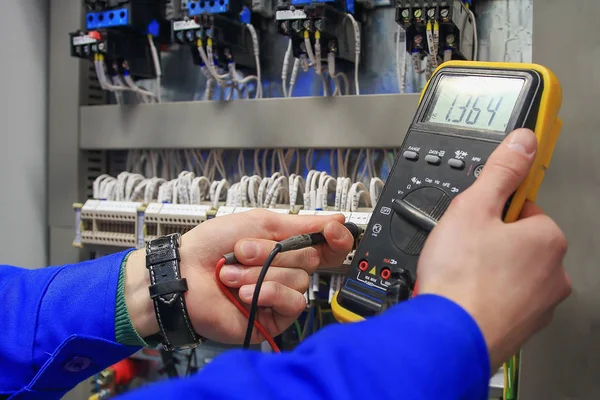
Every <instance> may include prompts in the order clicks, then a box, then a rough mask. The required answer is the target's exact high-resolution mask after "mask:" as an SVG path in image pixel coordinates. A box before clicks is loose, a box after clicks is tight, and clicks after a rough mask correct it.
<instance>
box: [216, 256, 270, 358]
mask: <svg viewBox="0 0 600 400" xmlns="http://www.w3.org/2000/svg"><path fill="white" fill-rule="evenodd" d="M225 262H226V260H225V258H221V259H220V260H219V262H218V263H217V267H216V268H215V279H216V280H217V285H218V286H219V288H220V289H221V291H222V292H223V294H224V295H225V296H227V298H228V299H229V300H230V301H231V302H232V303H233V305H234V306H236V307H237V309H238V310H240V312H241V313H242V314H244V316H245V317H246V318H249V317H250V312H249V311H248V310H247V309H246V307H244V306H243V305H242V303H240V301H239V300H238V299H237V298H236V297H235V296H234V295H233V293H231V291H230V290H229V288H228V287H227V286H225V284H224V283H223V282H221V276H220V274H221V269H222V268H223V266H224V265H225ZM254 327H255V328H256V329H258V331H259V332H260V333H261V334H262V335H263V336H264V338H265V339H266V340H267V342H269V344H270V345H271V348H272V349H273V351H274V352H276V353H281V350H279V347H278V346H277V344H276V343H275V340H273V337H272V336H271V335H269V332H267V330H266V329H265V327H264V326H263V325H262V324H261V323H260V322H259V321H258V320H257V319H255V320H254Z"/></svg>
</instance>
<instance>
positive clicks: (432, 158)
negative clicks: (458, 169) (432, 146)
mask: <svg viewBox="0 0 600 400" xmlns="http://www.w3.org/2000/svg"><path fill="white" fill-rule="evenodd" d="M425 161H427V163H428V164H431V165H440V164H441V163H442V159H441V158H440V157H438V156H434V155H433V154H428V155H426V156H425Z"/></svg>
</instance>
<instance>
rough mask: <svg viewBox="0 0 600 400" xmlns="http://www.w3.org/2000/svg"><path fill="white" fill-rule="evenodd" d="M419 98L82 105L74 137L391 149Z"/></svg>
mask: <svg viewBox="0 0 600 400" xmlns="http://www.w3.org/2000/svg"><path fill="white" fill-rule="evenodd" d="M418 102H419V95H418V94H406V95H371V96H342V97H305V98H291V99H262V100H252V101H233V102H229V103H225V102H178V103H164V104H143V105H135V106H125V107H121V106H93V107H81V114H80V136H79V139H80V146H81V148H82V149H132V148H165V147H167V148H186V147H188V148H274V147H275V148H282V147H284V148H285V147H290V148H307V147H310V148H337V147H340V146H341V147H353V148H365V147H371V148H383V147H387V148H392V147H400V145H401V144H402V141H403V140H404V136H405V135H406V131H407V130H408V126H409V125H410V123H411V121H412V119H413V117H414V114H415V111H416V109H417V104H418ZM340 112H342V113H343V115H344V118H341V117H340Z"/></svg>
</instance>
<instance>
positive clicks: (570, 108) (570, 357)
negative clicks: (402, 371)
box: [48, 0, 600, 400]
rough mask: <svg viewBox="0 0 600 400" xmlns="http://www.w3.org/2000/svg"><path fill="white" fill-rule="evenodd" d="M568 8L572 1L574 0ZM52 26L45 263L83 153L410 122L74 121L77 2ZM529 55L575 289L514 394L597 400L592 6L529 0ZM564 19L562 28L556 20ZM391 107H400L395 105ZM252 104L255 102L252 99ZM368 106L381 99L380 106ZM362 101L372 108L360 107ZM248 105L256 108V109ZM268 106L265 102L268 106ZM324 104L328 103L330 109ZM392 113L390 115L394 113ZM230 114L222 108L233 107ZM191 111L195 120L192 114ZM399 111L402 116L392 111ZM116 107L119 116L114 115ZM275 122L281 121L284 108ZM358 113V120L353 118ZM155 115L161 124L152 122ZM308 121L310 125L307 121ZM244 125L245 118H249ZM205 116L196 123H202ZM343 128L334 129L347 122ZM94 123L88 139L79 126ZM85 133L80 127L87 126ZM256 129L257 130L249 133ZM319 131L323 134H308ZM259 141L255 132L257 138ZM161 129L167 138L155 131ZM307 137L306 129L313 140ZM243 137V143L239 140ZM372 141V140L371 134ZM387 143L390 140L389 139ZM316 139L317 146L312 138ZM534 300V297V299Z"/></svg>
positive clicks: (555, 210)
mask: <svg viewBox="0 0 600 400" xmlns="http://www.w3.org/2000/svg"><path fill="white" fill-rule="evenodd" d="M571 3H577V4H576V5H575V4H571ZM50 10H51V27H50V28H51V32H50V50H51V51H50V54H51V56H50V116H49V118H50V121H49V124H50V126H49V155H48V159H49V165H48V174H49V205H48V207H49V208H48V211H49V213H48V214H49V231H50V261H51V262H53V263H54V262H56V263H59V262H60V263H63V262H68V261H76V260H77V257H78V255H77V251H76V250H73V249H72V248H71V246H70V244H71V238H72V230H73V222H74V220H73V215H72V211H71V208H70V204H71V202H72V201H74V200H80V199H81V198H82V193H83V191H84V189H85V188H84V187H82V186H81V184H82V182H81V181H80V177H79V171H80V170H81V168H82V167H83V166H84V165H83V163H82V160H81V156H80V154H81V153H80V144H81V148H85V149H107V148H130V147H164V146H168V147H189V146H198V147H207V146H216V147H231V146H238V147H239V146H250V147H263V146H268V147H271V146H292V147H295V146H300V145H302V143H310V145H311V146H312V145H313V143H317V144H318V147H337V146H348V147H363V146H368V147H380V146H386V147H387V146H397V145H398V144H399V143H401V138H402V137H403V134H404V132H405V130H406V129H405V128H406V126H408V123H409V122H410V118H412V115H411V112H410V107H411V106H412V107H413V109H414V107H416V100H415V97H411V96H404V97H402V96H373V97H364V98H361V99H355V98H347V99H339V100H338V99H336V100H335V101H332V102H331V103H328V104H327V105H326V108H328V110H327V111H325V112H321V111H320V110H318V108H320V106H321V103H319V101H327V100H317V99H294V100H289V103H288V101H279V100H278V103H276V105H274V106H273V107H276V108H278V109H279V107H281V108H280V109H279V110H281V111H285V109H289V108H286V107H288V106H289V105H290V104H299V105H300V104H302V105H303V106H302V107H305V110H307V112H313V113H317V114H316V115H318V118H315V117H314V116H313V115H311V114H310V113H309V114H307V115H306V118H305V119H302V120H294V121H293V122H294V125H297V126H298V128H297V131H295V132H294V133H295V134H298V133H300V136H299V137H295V138H292V137H291V136H290V137H288V136H287V135H288V134H289V133H290V131H286V130H283V129H276V128H275V127H272V128H268V129H269V131H268V132H263V131H261V130H258V128H259V127H264V125H259V122H258V118H257V117H261V118H264V116H263V115H262V114H255V115H254V116H252V114H253V113H262V112H263V111H262V108H261V107H263V104H264V105H265V107H266V104H271V103H270V102H273V103H275V101H271V100H265V101H264V102H262V103H256V104H254V103H253V102H247V105H246V104H241V103H240V104H239V106H238V105H216V104H215V105H209V106H207V105H202V104H199V103H179V104H163V105H159V106H153V105H148V106H139V108H133V109H128V110H125V111H122V110H117V109H115V108H110V107H100V108H96V109H94V110H93V111H92V110H90V109H86V108H85V107H84V108H82V110H81V122H82V123H81V128H82V129H81V130H80V129H79V128H80V125H79V121H80V114H79V113H78V112H77V110H78V107H79V104H80V102H79V95H80V90H79V83H78V80H77V79H76V78H75V77H77V76H78V74H79V64H78V62H77V61H75V60H73V59H71V58H70V57H69V54H68V48H67V46H66V43H67V42H66V38H67V34H68V29H69V27H72V26H77V23H78V22H79V20H80V15H81V1H79V0H52V1H51V7H50ZM533 15H534V21H533V43H534V47H533V59H534V61H535V62H537V63H540V64H544V65H546V66H548V67H549V68H551V69H552V70H554V72H555V73H556V74H557V75H558V77H559V78H560V80H561V83H562V85H563V90H564V100H563V107H562V111H561V116H562V118H563V121H564V127H563V132H562V136H561V138H560V140H559V142H558V144H557V146H556V152H555V155H554V160H553V162H552V166H551V170H550V171H549V173H548V174H547V176H546V181H545V182H544V185H543V186H542V189H541V191H540V194H539V199H540V204H541V206H542V207H543V208H544V209H545V210H546V212H547V213H548V214H549V215H550V216H552V217H553V218H554V219H555V220H556V221H557V223H558V224H559V226H560V227H561V228H562V229H563V230H564V231H565V232H566V234H567V237H568V239H569V242H570V249H569V254H568V256H567V259H566V261H565V265H566V268H567V270H568V272H569V274H570V276H571V279H572V281H573V287H574V293H573V295H572V296H571V298H570V299H569V300H568V301H567V302H566V303H565V304H563V305H561V306H560V307H559V309H558V311H557V312H556V314H555V318H554V322H553V323H552V324H551V325H550V326H549V327H548V328H546V329H545V330H544V331H543V332H542V333H541V334H539V335H538V336H536V337H535V338H534V339H533V340H532V341H531V342H530V343H528V344H527V345H526V346H525V348H524V350H523V357H522V369H521V386H520V399H524V400H529V399H531V400H537V399H546V400H552V399H597V398H600V379H598V377H597V375H598V374H600V356H598V354H600V269H599V268H598V267H597V264H598V260H599V259H600V245H598V240H599V239H598V238H597V235H596V232H597V227H598V226H600V214H599V213H598V212H597V203H598V198H599V197H600V196H598V195H599V193H598V192H599V190H598V182H599V181H600V176H599V171H600V165H599V161H598V160H599V159H600V158H598V157H597V154H596V153H597V149H598V148H600V147H599V146H600V135H598V134H597V133H596V132H595V131H596V130H597V129H598V126H600V112H598V105H597V102H596V101H595V100H596V96H597V95H598V93H600V74H599V73H598V72H597V65H598V62H600V52H599V51H598V46H597V43H596V41H597V37H598V34H593V33H592V32H593V31H594V29H596V30H597V28H595V27H596V26H597V21H596V19H597V18H596V16H597V15H600V2H597V1H596V0H578V1H577V2H568V4H567V2H558V1H549V0H534V13H533ZM559 22H562V24H563V25H562V26H561V25H557V24H558V23H559ZM396 102H398V103H397V104H396ZM251 103H253V104H252V105H251ZM370 104H371V105H374V104H380V105H381V107H384V109H385V110H387V112H385V113H384V112H383V111H382V112H379V111H378V110H376V109H374V108H369V107H370ZM361 105H366V106H365V107H368V108H369V110H370V112H372V113H375V114H370V113H367V112H365V110H363V109H360V113H359V112H357V111H358V110H359V107H361ZM218 107H222V108H223V110H224V109H225V108H227V107H232V108H234V109H235V110H238V108H237V107H239V110H240V111H239V112H240V113H242V114H241V115H240V116H238V120H237V122H235V120H229V119H228V122H225V120H224V119H223V118H222V117H221V116H220V115H221V114H220V113H221V111H220V110H219V111H218V112H216V113H215V114H214V115H213V116H212V118H213V122H214V121H218V125H217V126H218V129H217V130H215V131H214V134H213V132H210V133H208V132H206V130H204V129H203V126H204V127H205V126H206V124H205V122H206V119H205V117H206V115H208V113H210V112H211V111H213V110H217V109H218ZM253 107H256V108H253ZM269 107H271V105H269ZM331 107H335V109H332V108H331ZM390 110H393V111H392V112H391V113H390V112H389V111H390ZM229 111H230V110H227V112H229ZM196 112H199V113H200V116H196V115H195V113H196ZM398 112H400V113H398ZM121 113H122V114H121ZM273 115H277V116H278V118H277V120H278V121H282V122H286V121H289V118H290V117H289V115H287V113H285V112H283V113H281V114H273ZM361 118H363V119H364V120H363V119H361ZM159 119H160V121H162V122H160V123H159ZM311 119H312V121H311ZM248 121H250V123H249V122H248ZM203 122H204V123H203ZM344 123H345V125H340V124H344ZM246 124H248V126H249V127H250V128H251V129H248V130H246V132H248V136H244V138H241V137H240V136H237V138H236V140H238V139H239V140H240V142H238V143H235V145H234V144H233V143H232V142H230V139H228V138H231V136H228V135H233V134H234V133H233V132H236V131H237V129H238V128H239V127H241V126H244V125H246ZM90 126H93V127H95V128H94V129H95V131H94V135H91V134H90V132H91V131H88V130H87V128H88V127H90ZM83 128H85V129H83ZM255 129H256V131H255ZM316 132H323V135H321V134H319V133H316ZM255 134H256V135H257V136H254V135H255ZM163 135H164V136H163ZM311 135H314V136H311ZM242 139H243V141H242ZM367 139H368V140H367ZM386 140H389V141H386ZM313 141H314V142H313ZM532 301H533V299H532Z"/></svg>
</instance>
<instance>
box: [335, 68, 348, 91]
mask: <svg viewBox="0 0 600 400" xmlns="http://www.w3.org/2000/svg"><path fill="white" fill-rule="evenodd" d="M333 78H334V79H335V81H336V85H337V89H338V91H339V92H340V94H341V89H340V86H341V85H340V84H339V81H338V79H339V78H342V80H343V81H344V89H345V90H344V95H347V94H348V92H349V91H350V81H349V80H348V76H347V75H346V74H345V73H343V72H338V73H337V74H335V76H334V77H333Z"/></svg>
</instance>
